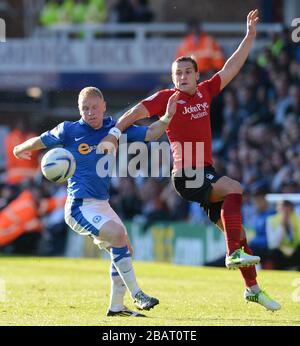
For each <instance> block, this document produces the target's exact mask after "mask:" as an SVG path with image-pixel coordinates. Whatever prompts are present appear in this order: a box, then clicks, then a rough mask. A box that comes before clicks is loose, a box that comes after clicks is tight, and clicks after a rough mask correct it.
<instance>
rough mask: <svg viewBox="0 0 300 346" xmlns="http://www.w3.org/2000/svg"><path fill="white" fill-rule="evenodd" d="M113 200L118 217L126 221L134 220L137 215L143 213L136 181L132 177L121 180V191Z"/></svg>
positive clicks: (119, 190)
mask: <svg viewBox="0 0 300 346" xmlns="http://www.w3.org/2000/svg"><path fill="white" fill-rule="evenodd" d="M112 200H113V203H112V204H113V205H114V206H115V208H116V210H117V211H118V215H120V217H121V218H122V219H124V220H132V218H133V217H134V216H135V215H138V214H140V212H141V208H142V204H141V200H140V198H139V195H138V191H137V188H136V185H135V181H134V179H132V178H131V177H127V178H121V179H120V184H119V189H118V191H117V194H116V196H115V197H113V198H112Z"/></svg>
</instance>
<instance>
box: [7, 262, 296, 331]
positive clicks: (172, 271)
mask: <svg viewBox="0 0 300 346" xmlns="http://www.w3.org/2000/svg"><path fill="white" fill-rule="evenodd" d="M109 265H110V264H109V262H108V261H106V260H101V259H66V258H32V257H31V258H28V257H27V258H24V257H0V287H2V292H0V325H1V326H3V325H5V326H10V325H19V326H20V325H27V326H35V325H38V326H41V325H42V326H53V325H66V326H70V325H73V326H74V325H83V326H86V325H93V326H138V325H141V326H207V325H213V326H215V325H247V326H249V325H250V326H260V325H271V326H274V325H298V326H299V325H300V316H299V309H300V293H299V291H300V272H292V271H288V272H280V271H259V273H258V278H259V282H260V284H261V286H262V287H263V288H264V289H266V291H267V292H268V293H270V295H271V296H273V297H274V298H276V299H277V300H278V301H279V302H280V303H281V305H282V310H281V311H278V312H274V313H272V312H269V311H266V310H265V309H264V308H263V307H261V306H259V305H258V304H255V303H248V304H247V303H246V302H245V301H244V299H243V282H242V279H241V275H240V273H239V271H228V270H227V269H225V268H224V269H217V268H205V267H190V266H178V265H172V264H165V263H143V262H135V271H136V274H137V277H138V282H139V284H140V286H141V288H143V290H144V291H145V292H146V293H148V294H151V295H154V296H155V297H157V298H159V299H160V304H159V305H158V306H156V307H155V308H154V309H152V310H151V311H147V312H145V314H146V315H147V318H128V317H126V318H125V317H118V318H116V317H106V316H105V312H106V309H107V307H108V303H109V275H108V272H109ZM126 305H127V306H128V307H129V308H134V306H133V303H132V301H131V299H130V298H129V296H128V294H126Z"/></svg>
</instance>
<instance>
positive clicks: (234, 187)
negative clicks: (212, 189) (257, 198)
mask: <svg viewBox="0 0 300 346" xmlns="http://www.w3.org/2000/svg"><path fill="white" fill-rule="evenodd" d="M229 191H230V192H229V193H240V194H243V191H244V190H243V187H242V185H241V184H240V183H239V182H238V181H236V180H232V181H231V182H230V186H229Z"/></svg>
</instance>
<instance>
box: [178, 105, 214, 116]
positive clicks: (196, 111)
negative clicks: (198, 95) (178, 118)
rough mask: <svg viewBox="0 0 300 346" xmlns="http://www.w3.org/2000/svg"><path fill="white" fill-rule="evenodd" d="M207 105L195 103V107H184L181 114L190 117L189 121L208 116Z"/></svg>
mask: <svg viewBox="0 0 300 346" xmlns="http://www.w3.org/2000/svg"><path fill="white" fill-rule="evenodd" d="M208 109H209V104H208V103H207V102H203V103H197V104H196V105H195V106H189V107H184V109H183V112H182V114H183V115H191V120H193V119H199V118H203V117H205V116H207V115H208Z"/></svg>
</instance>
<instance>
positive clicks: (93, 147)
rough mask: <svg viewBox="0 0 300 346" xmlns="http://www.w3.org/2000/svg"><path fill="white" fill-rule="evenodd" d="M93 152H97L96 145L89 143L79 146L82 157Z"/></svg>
mask: <svg viewBox="0 0 300 346" xmlns="http://www.w3.org/2000/svg"><path fill="white" fill-rule="evenodd" d="M92 150H96V145H89V144H87V143H80V144H79V145H78V152H79V153H80V154H82V155H86V154H89V153H90V152H91V151H92Z"/></svg>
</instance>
